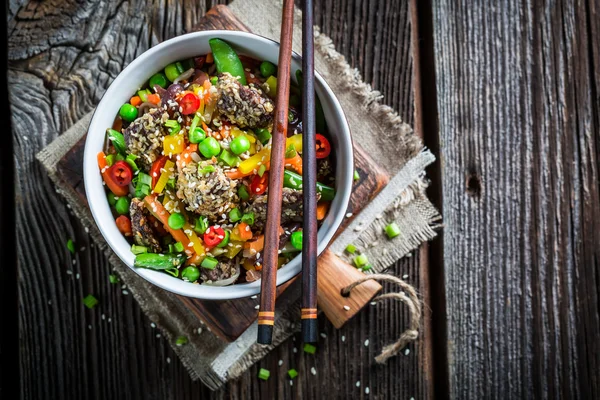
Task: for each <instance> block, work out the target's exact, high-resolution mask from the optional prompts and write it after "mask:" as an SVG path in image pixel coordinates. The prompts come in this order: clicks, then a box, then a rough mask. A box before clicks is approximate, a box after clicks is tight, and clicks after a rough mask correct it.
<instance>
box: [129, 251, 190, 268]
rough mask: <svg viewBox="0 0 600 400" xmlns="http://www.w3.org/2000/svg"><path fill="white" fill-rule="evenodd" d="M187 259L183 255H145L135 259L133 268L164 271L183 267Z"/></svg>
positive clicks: (139, 255)
mask: <svg viewBox="0 0 600 400" xmlns="http://www.w3.org/2000/svg"><path fill="white" fill-rule="evenodd" d="M185 258H186V257H185V255H183V254H155V253H143V254H138V255H137V256H136V257H135V261H134V262H133V266H134V267H143V268H150V269H159V270H161V269H162V270H164V269H168V268H173V267H178V266H180V265H182V264H183V263H184V262H185Z"/></svg>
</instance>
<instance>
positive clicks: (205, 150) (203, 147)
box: [198, 137, 221, 158]
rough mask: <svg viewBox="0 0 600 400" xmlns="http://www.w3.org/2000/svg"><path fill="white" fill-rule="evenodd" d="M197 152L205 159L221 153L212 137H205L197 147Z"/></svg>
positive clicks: (219, 146) (219, 147)
mask: <svg viewBox="0 0 600 400" xmlns="http://www.w3.org/2000/svg"><path fill="white" fill-rule="evenodd" d="M198 150H200V153H202V155H203V156H204V157H206V158H211V157H215V156H216V155H218V154H219V153H220V152H221V145H220V144H219V142H217V140H216V139H215V138H213V137H207V138H206V139H204V140H203V141H202V142H200V144H199V145H198Z"/></svg>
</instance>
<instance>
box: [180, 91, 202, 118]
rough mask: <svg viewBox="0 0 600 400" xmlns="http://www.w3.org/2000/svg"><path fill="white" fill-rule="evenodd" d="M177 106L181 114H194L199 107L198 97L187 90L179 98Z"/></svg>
mask: <svg viewBox="0 0 600 400" xmlns="http://www.w3.org/2000/svg"><path fill="white" fill-rule="evenodd" d="M179 107H181V113H182V114H183V115H190V114H194V113H195V112H196V111H197V110H198V108H199V107H200V99H199V98H198V96H196V95H195V94H194V93H191V92H188V93H186V94H185V96H183V97H182V98H181V100H179Z"/></svg>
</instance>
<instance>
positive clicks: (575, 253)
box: [429, 0, 600, 399]
mask: <svg viewBox="0 0 600 400" xmlns="http://www.w3.org/2000/svg"><path fill="white" fill-rule="evenodd" d="M433 4H434V9H433V27H434V38H433V39H434V43H435V53H434V54H435V67H436V76H437V87H438V91H437V93H438V101H437V108H438V110H439V129H440V131H439V133H440V143H441V148H442V157H443V168H442V169H441V175H442V182H443V184H444V185H443V213H444V219H445V226H446V228H445V233H444V257H445V266H446V268H445V273H446V274H445V275H446V276H445V282H446V301H447V316H448V322H447V324H448V341H447V343H448V350H447V351H448V359H449V360H450V364H449V372H450V374H449V376H450V385H449V387H450V395H451V396H452V397H453V398H477V399H484V398H485V399H496V398H509V399H523V398H528V399H533V398H565V399H567V398H581V399H598V398H600V374H599V371H600V302H599V290H600V231H599V230H598V227H599V226H600V206H599V204H600V191H599V189H600V185H599V182H600V180H599V176H598V171H599V167H600V158H599V154H600V153H599V150H600V147H599V146H600V107H599V106H600V104H599V97H598V93H599V88H600V47H599V46H598V44H599V43H600V5H599V3H598V1H594V0H584V1H577V2H575V1H554V2H545V1H537V0H519V1H510V2H497V1H479V2H473V1H466V0H465V1H462V0H458V1H457V0H441V1H437V2H433ZM429 118H435V116H434V115H429Z"/></svg>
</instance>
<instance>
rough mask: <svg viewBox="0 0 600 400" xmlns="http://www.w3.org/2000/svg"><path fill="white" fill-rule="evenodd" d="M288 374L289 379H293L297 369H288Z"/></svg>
mask: <svg viewBox="0 0 600 400" xmlns="http://www.w3.org/2000/svg"><path fill="white" fill-rule="evenodd" d="M288 375H289V377H290V378H291V379H294V378H295V377H297V376H298V371H296V370H295V369H294V368H292V369H290V370H289V371H288Z"/></svg>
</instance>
